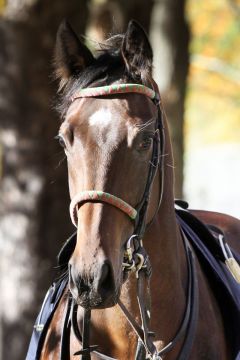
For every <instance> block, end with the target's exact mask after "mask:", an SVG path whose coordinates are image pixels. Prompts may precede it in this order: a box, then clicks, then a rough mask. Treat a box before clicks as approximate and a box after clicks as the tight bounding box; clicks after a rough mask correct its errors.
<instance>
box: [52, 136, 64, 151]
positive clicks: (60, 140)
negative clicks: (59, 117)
mask: <svg viewBox="0 0 240 360" xmlns="http://www.w3.org/2000/svg"><path fill="white" fill-rule="evenodd" d="M54 139H56V140H58V142H59V145H60V146H62V147H63V148H64V149H65V148H66V143H65V140H64V138H63V136H62V135H60V134H58V135H57V136H55V138H54Z"/></svg>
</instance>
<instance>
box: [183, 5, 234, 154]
mask: <svg viewBox="0 0 240 360" xmlns="http://www.w3.org/2000/svg"><path fill="white" fill-rule="evenodd" d="M187 16H188V20H189V22H190V24H191V28H192V41H191V44H190V52H191V58H192V61H191V66H190V75H189V86H188V93H187V102H186V135H187V137H186V140H187V148H188V147H189V148H190V147H191V146H202V145H203V144H205V143H213V142H215V143H222V142H238V143H239V141H240V108H239V105H240V96H239V93H240V67H239V64H240V52H239V49H240V23H239V18H238V17H237V16H236V14H234V12H233V10H232V9H231V8H230V6H229V3H228V1H227V0H204V1H201V2H199V1H196V0H189V1H188V7H187ZM191 139H192V140H191ZM193 139H194V140H193Z"/></svg>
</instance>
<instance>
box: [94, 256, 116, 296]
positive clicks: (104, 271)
mask: <svg viewBox="0 0 240 360" xmlns="http://www.w3.org/2000/svg"><path fill="white" fill-rule="evenodd" d="M113 288H114V281H113V274H112V268H111V265H110V264H109V263H108V262H105V263H104V264H103V265H102V268H101V270H100V274H99V278H98V287H97V290H98V291H99V292H100V293H101V292H108V291H110V290H112V289H113Z"/></svg>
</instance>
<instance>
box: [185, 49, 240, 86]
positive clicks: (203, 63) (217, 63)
mask: <svg viewBox="0 0 240 360" xmlns="http://www.w3.org/2000/svg"><path fill="white" fill-rule="evenodd" d="M190 61H191V64H192V65H193V66H196V67H198V68H200V69H203V70H207V71H211V72H215V73H218V74H220V75H223V76H225V77H226V78H228V79H230V80H231V81H233V82H235V83H237V84H239V85H240V70H238V69H236V68H235V67H233V66H231V65H229V64H227V63H226V62H224V61H223V60H220V59H218V58H215V57H210V56H204V55H199V54H197V55H193V56H191V59H190Z"/></svg>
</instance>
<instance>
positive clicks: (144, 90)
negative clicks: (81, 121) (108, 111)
mask: <svg viewBox="0 0 240 360" xmlns="http://www.w3.org/2000/svg"><path fill="white" fill-rule="evenodd" d="M124 93H137V94H143V95H145V96H147V97H149V98H150V99H152V100H153V99H155V98H156V96H157V93H156V92H155V91H154V90H153V89H150V88H149V87H147V86H144V85H141V84H113V85H106V86H98V87H93V88H86V89H80V90H78V91H76V92H75V94H74V95H73V97H72V99H71V100H72V101H74V100H75V99H78V98H85V97H96V96H106V95H114V94H124Z"/></svg>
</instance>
